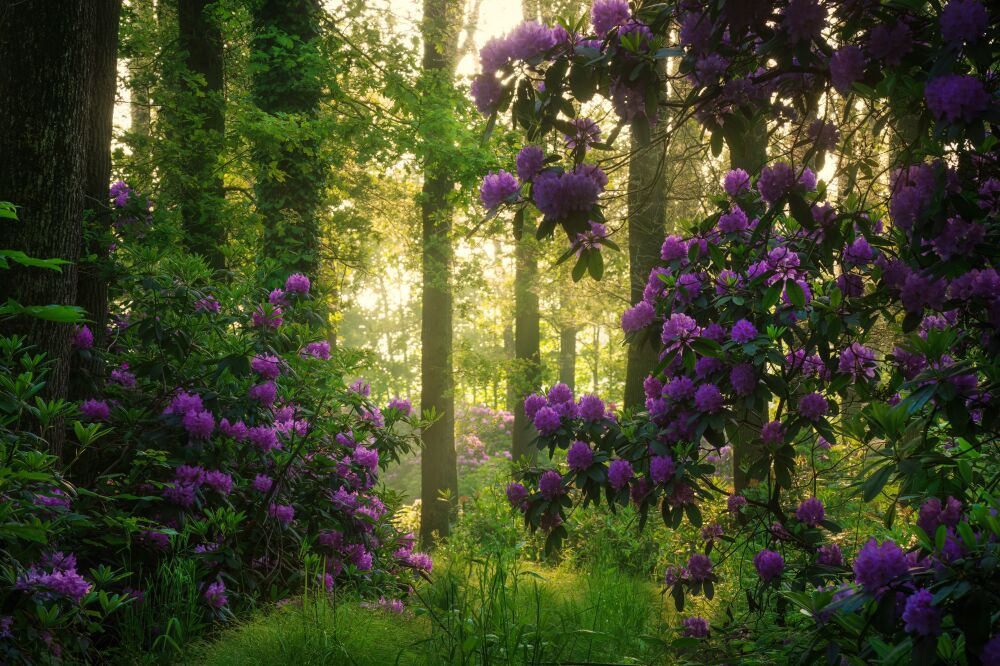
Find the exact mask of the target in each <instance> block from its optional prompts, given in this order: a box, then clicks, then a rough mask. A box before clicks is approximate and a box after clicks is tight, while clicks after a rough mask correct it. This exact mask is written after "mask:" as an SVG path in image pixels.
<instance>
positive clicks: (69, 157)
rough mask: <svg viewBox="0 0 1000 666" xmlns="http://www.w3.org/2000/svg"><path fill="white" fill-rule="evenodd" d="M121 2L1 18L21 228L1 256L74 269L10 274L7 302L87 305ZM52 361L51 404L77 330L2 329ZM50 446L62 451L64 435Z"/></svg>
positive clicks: (8, 325) (11, 170) (5, 147)
mask: <svg viewBox="0 0 1000 666" xmlns="http://www.w3.org/2000/svg"><path fill="white" fill-rule="evenodd" d="M110 4H112V3H111V0H72V1H71V0H66V1H65V2H39V1H36V2H19V3H13V4H8V6H5V7H4V9H3V10H2V11H0V63H3V65H2V66H0V99H2V100H3V104H2V106H0V159H2V163H0V199H2V200H5V201H11V202H12V203H15V204H17V205H18V206H19V207H20V208H19V210H18V215H19V217H20V220H19V221H17V222H11V221H9V220H5V221H4V223H3V224H0V247H3V248H5V249H14V250H21V251H22V252H25V253H27V254H28V255H31V256H34V257H42V258H60V259H65V260H67V261H69V262H71V264H70V265H68V266H64V267H63V270H62V271H61V272H55V271H47V270H39V269H35V268H28V269H25V268H14V269H12V270H8V271H4V272H3V275H2V279H0V302H6V300H7V299H8V298H13V299H15V300H16V301H18V302H20V303H22V304H30V305H43V304H60V305H73V304H76V303H77V296H78V292H77V280H78V274H79V267H78V262H79V260H80V254H81V246H82V238H83V234H82V230H83V229H82V228H83V224H82V222H83V212H84V193H85V191H86V189H87V182H88V177H87V174H88V170H87V158H88V155H89V154H90V149H91V146H92V143H91V132H90V123H91V122H92V121H93V115H92V113H91V109H92V105H93V103H94V88H93V84H94V82H95V68H96V66H97V58H96V57H95V56H94V54H95V49H96V48H97V39H98V32H99V30H98V17H99V15H102V14H103V12H104V11H105V10H107V9H108V7H107V5H110ZM0 333H3V334H22V335H26V336H27V338H28V342H29V343H30V344H32V345H34V347H35V349H36V350H37V351H38V352H44V353H46V354H47V355H48V357H49V359H50V360H51V361H52V364H53V365H52V372H51V374H50V376H49V380H48V384H47V387H46V393H47V397H48V398H52V399H59V398H65V397H67V393H68V386H69V367H70V355H71V344H70V340H71V337H72V332H71V330H70V329H69V328H68V327H67V326H65V325H63V324H58V323H52V322H46V321H42V320H39V319H15V320H5V321H2V322H0ZM54 432H55V434H54V436H53V437H52V438H51V439H50V445H51V446H52V449H53V450H54V451H55V452H59V451H60V450H61V448H62V441H63V440H62V436H61V434H59V433H60V432H61V430H60V429H58V428H57V429H55V431H54Z"/></svg>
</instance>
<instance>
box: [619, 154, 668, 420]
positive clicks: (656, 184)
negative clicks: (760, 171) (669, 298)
mask: <svg viewBox="0 0 1000 666" xmlns="http://www.w3.org/2000/svg"><path fill="white" fill-rule="evenodd" d="M631 151H632V157H631V159H630V160H629V173H628V254H629V286H630V298H631V302H632V305H635V304H636V303H638V302H639V301H641V300H642V294H643V291H644V290H645V288H646V281H647V280H648V279H649V273H650V271H652V270H653V268H654V267H655V266H656V265H657V264H658V263H659V260H660V245H662V244H663V238H664V234H665V228H666V214H667V201H666V178H665V168H666V167H665V164H664V162H665V160H666V141H654V142H652V143H650V144H649V145H646V146H641V145H640V144H639V141H638V140H637V139H636V138H635V136H633V137H632V141H631ZM658 343H659V340H658V339H657V338H656V337H655V336H652V335H642V334H640V335H639V337H637V338H636V339H635V340H633V341H632V342H631V343H630V344H629V346H628V358H627V361H626V366H625V399H624V407H625V408H626V409H629V408H637V409H641V408H642V407H643V405H644V404H645V400H646V395H645V393H644V392H643V382H644V381H645V379H646V377H647V376H649V373H650V372H651V371H652V370H653V368H655V367H656V363H657V361H658V360H659V345H658Z"/></svg>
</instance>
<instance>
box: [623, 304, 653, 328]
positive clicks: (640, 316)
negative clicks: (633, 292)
mask: <svg viewBox="0 0 1000 666" xmlns="http://www.w3.org/2000/svg"><path fill="white" fill-rule="evenodd" d="M655 318H656V310H655V309H654V308H653V306H652V304H650V303H648V302H646V301H639V302H638V303H636V304H635V305H634V306H632V307H631V308H629V309H627V310H625V311H624V312H623V313H622V330H623V331H625V332H626V333H634V332H636V331H641V330H642V329H644V328H646V327H647V326H649V325H650V324H652V323H653V319H655Z"/></svg>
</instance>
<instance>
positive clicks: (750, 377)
mask: <svg viewBox="0 0 1000 666" xmlns="http://www.w3.org/2000/svg"><path fill="white" fill-rule="evenodd" d="M729 383H730V384H731V385H732V387H733V391H734V392H735V393H736V394H737V395H750V394H751V393H753V390H754V387H756V386H757V371H756V370H754V367H753V366H752V365H750V364H749V363H739V364H737V365H734V366H733V368H732V370H730V371H729Z"/></svg>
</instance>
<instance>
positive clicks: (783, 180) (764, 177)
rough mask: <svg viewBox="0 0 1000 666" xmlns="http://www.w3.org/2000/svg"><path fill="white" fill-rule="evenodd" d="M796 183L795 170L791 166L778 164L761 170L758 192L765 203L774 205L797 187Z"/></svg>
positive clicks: (782, 163)
mask: <svg viewBox="0 0 1000 666" xmlns="http://www.w3.org/2000/svg"><path fill="white" fill-rule="evenodd" d="M795 182H796V179H795V170H794V169H792V167H791V165H789V164H786V163H784V162H777V163H775V164H773V165H771V166H769V167H764V169H762V170H761V172H760V178H759V179H758V180H757V191H759V192H760V196H761V198H762V199H764V201H766V202H767V203H769V204H773V203H775V202H776V201H778V200H779V199H780V198H781V197H783V196H785V194H787V193H788V191H789V190H791V189H792V187H794V186H795Z"/></svg>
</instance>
